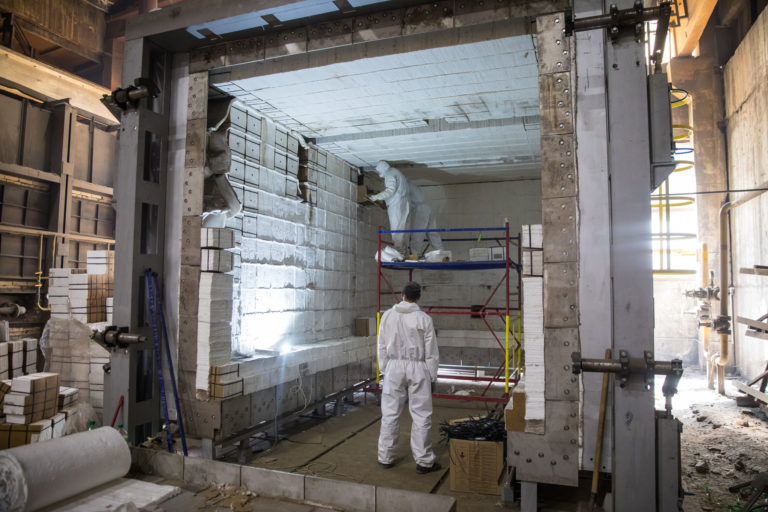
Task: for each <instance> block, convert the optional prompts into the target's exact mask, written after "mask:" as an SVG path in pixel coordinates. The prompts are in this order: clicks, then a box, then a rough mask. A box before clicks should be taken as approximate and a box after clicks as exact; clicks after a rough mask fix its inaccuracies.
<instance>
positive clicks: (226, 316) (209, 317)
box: [197, 296, 232, 323]
mask: <svg viewBox="0 0 768 512" xmlns="http://www.w3.org/2000/svg"><path fill="white" fill-rule="evenodd" d="M231 318H232V297H231V296H230V298H229V300H211V299H203V298H200V301H199V304H198V307H197V319H198V321H199V322H213V323H216V322H228V321H230V320H231Z"/></svg>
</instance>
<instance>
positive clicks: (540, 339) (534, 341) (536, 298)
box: [523, 277, 545, 420]
mask: <svg viewBox="0 0 768 512" xmlns="http://www.w3.org/2000/svg"><path fill="white" fill-rule="evenodd" d="M543 287H544V279H543V278H541V277H524V278H523V332H524V333H525V334H524V347H525V390H526V394H525V419H526V420H543V419H544V405H545V404H544V288H543Z"/></svg>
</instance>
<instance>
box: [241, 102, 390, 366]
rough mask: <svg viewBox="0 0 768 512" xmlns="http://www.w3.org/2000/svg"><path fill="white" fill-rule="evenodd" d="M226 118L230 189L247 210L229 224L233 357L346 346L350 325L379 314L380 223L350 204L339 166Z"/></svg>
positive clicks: (375, 213) (252, 115)
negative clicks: (333, 343) (342, 342)
mask: <svg viewBox="0 0 768 512" xmlns="http://www.w3.org/2000/svg"><path fill="white" fill-rule="evenodd" d="M230 118H231V119H230V122H231V126H230V136H229V140H230V148H231V152H232V156H231V159H232V164H231V170H230V173H229V179H230V182H231V183H232V184H233V187H234V188H235V191H236V193H237V194H238V196H239V198H240V199H241V202H242V203H243V211H242V212H241V214H240V215H238V216H236V217H235V218H233V219H231V220H230V221H229V222H228V224H227V227H229V228H232V229H234V230H235V238H236V248H237V249H239V251H236V257H235V271H234V275H235V291H234V304H233V316H232V333H233V349H234V350H235V351H237V352H241V353H243V354H249V353H252V352H253V350H254V349H279V348H280V347H281V346H282V345H283V344H284V343H290V344H292V345H295V344H301V343H314V342H319V341H325V340H332V339H341V338H344V337H348V336H351V335H352V334H353V324H354V319H355V317H358V316H371V315H373V314H374V312H375V306H376V281H375V272H376V266H375V261H374V259H373V255H374V253H375V251H376V226H378V225H382V224H383V223H385V222H386V215H385V213H384V212H383V211H382V210H380V209H378V208H365V207H361V206H359V205H358V204H357V203H356V202H355V199H356V188H357V170H356V168H353V167H351V166H350V165H349V164H347V163H346V162H344V161H343V160H341V159H339V158H337V157H335V156H334V155H331V154H328V153H326V152H325V151H322V150H319V149H318V148H315V147H313V146H303V145H301V144H299V141H298V139H297V138H295V137H293V136H292V135H290V134H287V133H286V131H284V130H283V129H282V128H281V127H280V126H278V125H276V124H275V123H273V122H272V121H271V120H269V119H267V118H266V117H264V116H263V115H262V114H260V113H259V112H257V111H256V110H253V109H250V108H248V107H246V106H245V105H243V104H241V103H235V104H233V107H232V109H231V115H230ZM238 252H239V254H238Z"/></svg>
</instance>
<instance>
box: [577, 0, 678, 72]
mask: <svg viewBox="0 0 768 512" xmlns="http://www.w3.org/2000/svg"><path fill="white" fill-rule="evenodd" d="M671 14H672V8H671V6H670V3H669V2H664V3H662V4H661V5H659V6H657V7H648V8H644V7H643V2H642V0H635V4H634V6H633V7H632V8H630V9H622V10H619V8H618V7H617V5H616V4H611V6H610V8H609V10H608V14H600V15H597V16H589V17H586V18H579V19H574V18H573V13H572V12H567V13H566V22H565V35H566V36H570V35H573V33H574V32H579V31H582V30H594V29H598V28H606V29H608V35H609V36H610V38H611V41H612V42H616V40H617V39H618V37H619V34H620V33H621V29H622V28H623V27H627V28H629V27H631V28H632V29H633V30H634V32H635V40H636V41H637V42H638V43H642V42H643V41H644V39H645V22H646V21H658V22H659V29H657V31H656V34H657V37H656V39H657V41H656V45H654V51H653V58H654V63H655V64H656V65H657V67H660V65H661V53H662V52H663V51H664V41H665V39H666V33H667V27H668V26H669V17H670V15H671ZM659 36H661V37H659Z"/></svg>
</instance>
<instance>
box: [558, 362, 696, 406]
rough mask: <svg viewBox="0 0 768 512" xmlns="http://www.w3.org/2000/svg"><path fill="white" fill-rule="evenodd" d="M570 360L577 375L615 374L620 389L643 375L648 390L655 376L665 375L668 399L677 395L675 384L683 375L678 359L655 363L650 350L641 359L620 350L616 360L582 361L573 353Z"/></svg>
mask: <svg viewBox="0 0 768 512" xmlns="http://www.w3.org/2000/svg"><path fill="white" fill-rule="evenodd" d="M571 360H572V361H573V369H572V371H573V373H574V374H576V375H578V374H580V373H581V372H597V373H615V374H616V375H617V376H618V377H619V382H620V384H619V385H620V386H621V387H622V388H623V387H625V386H626V385H627V382H629V378H630V377H631V376H632V375H633V374H634V375H639V374H642V375H643V378H644V380H645V387H646V389H648V390H650V389H652V388H653V381H654V377H655V376H656V375H666V376H667V381H665V382H664V388H663V389H664V391H665V396H666V393H667V391H668V392H669V393H671V394H670V395H669V398H671V397H672V395H674V394H675V393H677V382H678V381H679V380H680V377H681V376H682V375H683V362H682V361H681V360H680V359H673V360H672V361H656V360H655V359H654V357H653V352H651V351H650V350H646V351H645V352H644V353H643V357H642V358H640V357H629V352H628V351H626V350H620V351H619V359H618V360H614V359H582V357H581V352H574V353H572V354H571ZM670 378H671V379H672V380H670Z"/></svg>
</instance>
